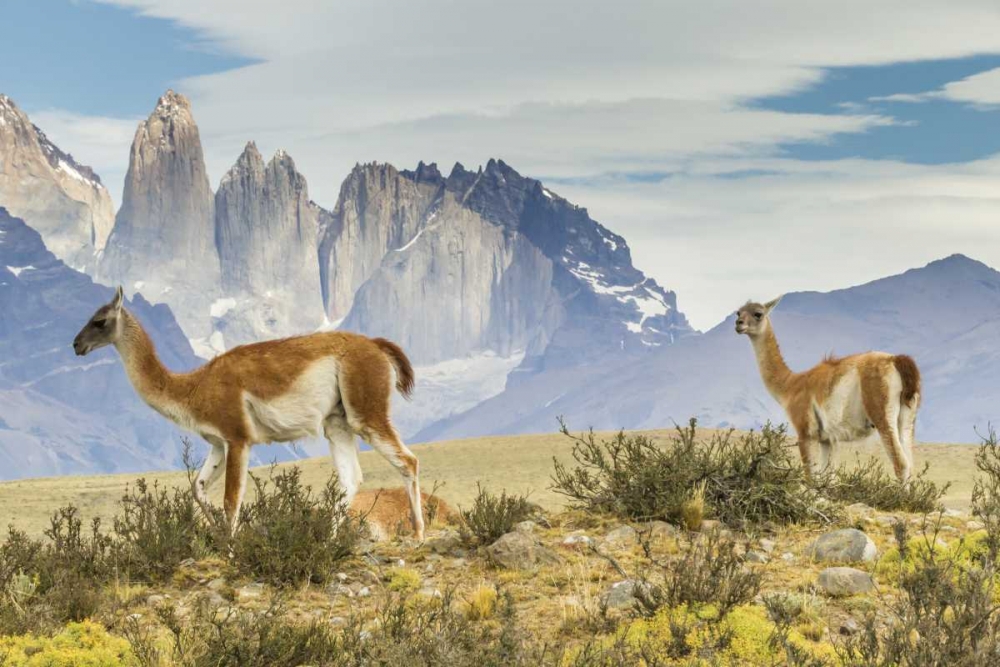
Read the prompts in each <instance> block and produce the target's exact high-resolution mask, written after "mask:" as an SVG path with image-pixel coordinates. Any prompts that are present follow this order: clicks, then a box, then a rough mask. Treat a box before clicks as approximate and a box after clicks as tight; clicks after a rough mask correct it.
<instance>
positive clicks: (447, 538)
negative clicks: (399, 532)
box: [425, 529, 462, 554]
mask: <svg viewBox="0 0 1000 667" xmlns="http://www.w3.org/2000/svg"><path fill="white" fill-rule="evenodd" d="M425 544H426V545H427V548H428V549H430V550H431V551H432V552H434V553H436V554H448V553H452V552H453V551H454V550H455V549H457V548H458V547H459V546H461V544H462V538H461V536H459V534H458V532H457V531H454V530H450V529H449V530H443V531H441V532H440V533H439V534H437V535H435V536H434V537H432V538H430V539H429V540H427V542H426V543H425Z"/></svg>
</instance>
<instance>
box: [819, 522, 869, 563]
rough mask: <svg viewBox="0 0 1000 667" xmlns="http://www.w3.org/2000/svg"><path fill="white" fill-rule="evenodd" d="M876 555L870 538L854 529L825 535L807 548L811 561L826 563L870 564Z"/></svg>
mask: <svg viewBox="0 0 1000 667" xmlns="http://www.w3.org/2000/svg"><path fill="white" fill-rule="evenodd" d="M877 554H878V550H877V549H876V548H875V543H874V542H872V540H871V538H870V537H868V536H867V535H865V534H864V533H862V532H861V531H860V530H857V529H854V528H844V529H842V530H835V531H833V532H830V533H827V534H825V535H823V536H821V537H820V538H819V539H818V540H816V541H815V542H814V543H813V545H812V546H811V547H810V548H809V556H810V557H811V558H812V559H813V560H817V561H820V562H828V563H857V562H870V561H873V560H875V556H876V555H877Z"/></svg>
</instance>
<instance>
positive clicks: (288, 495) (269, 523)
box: [231, 467, 361, 585]
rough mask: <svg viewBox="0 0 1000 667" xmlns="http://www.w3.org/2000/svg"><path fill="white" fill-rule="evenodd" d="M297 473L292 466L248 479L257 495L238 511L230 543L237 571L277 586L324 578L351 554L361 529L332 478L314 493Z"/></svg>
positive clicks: (298, 470)
mask: <svg viewBox="0 0 1000 667" xmlns="http://www.w3.org/2000/svg"><path fill="white" fill-rule="evenodd" d="M301 474H302V471H301V470H300V469H299V468H297V467H293V468H286V469H284V470H280V471H275V470H273V469H272V472H271V476H270V478H269V479H268V480H263V479H261V478H259V477H256V476H252V477H251V478H252V479H253V482H254V484H255V485H256V487H257V494H256V497H255V498H254V500H253V502H251V503H247V504H245V505H244V506H243V508H242V509H241V511H240V526H239V529H238V530H237V532H236V535H235V536H234V537H233V539H232V543H231V549H232V554H233V562H234V564H235V565H236V567H237V568H239V569H240V570H242V571H244V572H246V573H248V574H250V575H252V576H254V577H257V578H260V579H264V580H267V581H270V582H272V583H274V584H277V585H286V584H300V583H304V582H307V581H313V582H323V581H325V580H326V579H327V577H329V575H330V574H331V573H332V572H333V570H334V567H335V566H336V565H337V564H338V563H339V562H340V561H342V560H344V559H345V558H347V557H348V556H350V555H351V553H352V552H353V550H354V547H355V546H356V545H357V543H358V541H359V540H360V536H361V529H360V525H359V523H358V521H357V520H356V519H354V518H352V516H351V515H350V513H349V512H348V511H347V507H346V504H345V503H344V493H343V491H341V489H340V487H339V486H338V485H337V482H336V479H335V478H331V479H329V480H328V481H327V483H326V486H324V487H323V490H322V491H321V492H320V494H319V495H318V496H317V495H314V494H313V491H312V488H311V487H309V486H305V485H303V484H302V479H301Z"/></svg>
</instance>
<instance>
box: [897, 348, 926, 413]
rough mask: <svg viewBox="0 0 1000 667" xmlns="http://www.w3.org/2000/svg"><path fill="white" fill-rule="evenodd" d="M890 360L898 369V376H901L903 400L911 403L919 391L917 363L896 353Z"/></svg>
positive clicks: (908, 403)
mask: <svg viewBox="0 0 1000 667" xmlns="http://www.w3.org/2000/svg"><path fill="white" fill-rule="evenodd" d="M892 362H893V364H895V366H896V370H897V371H899V377H901V378H903V401H905V402H906V404H907V405H911V404H912V403H913V398H914V397H915V396H916V395H917V394H919V393H920V370H919V369H918V368H917V363H916V362H915V361H913V358H912V357H908V356H906V355H905V354H897V355H896V356H895V357H893V358H892Z"/></svg>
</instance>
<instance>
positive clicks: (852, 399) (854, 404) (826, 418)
mask: <svg viewBox="0 0 1000 667" xmlns="http://www.w3.org/2000/svg"><path fill="white" fill-rule="evenodd" d="M813 407H814V410H815V411H816V413H817V414H815V415H813V418H814V419H818V420H819V421H820V422H822V423H818V424H816V426H817V429H818V431H819V433H818V434H819V435H820V436H821V437H822V438H823V439H825V440H829V441H830V442H852V441H856V440H863V439H865V438H867V437H868V436H869V435H871V433H872V429H871V426H870V424H869V421H868V415H867V413H866V412H865V406H864V403H863V401H862V398H861V378H860V376H859V374H858V371H857V370H852V371H851V372H849V373H847V374H846V375H844V377H842V378H841V379H840V380H838V381H837V384H836V385H834V388H833V391H832V392H831V393H830V395H829V396H828V397H827V399H826V400H825V401H823V403H817V402H814V405H813Z"/></svg>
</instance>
